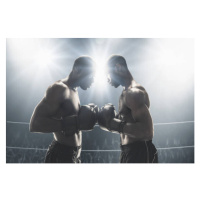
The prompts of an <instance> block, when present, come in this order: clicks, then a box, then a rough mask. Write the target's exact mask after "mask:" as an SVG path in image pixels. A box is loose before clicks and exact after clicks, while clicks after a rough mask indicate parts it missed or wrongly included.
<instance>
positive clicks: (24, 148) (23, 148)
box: [6, 146, 194, 152]
mask: <svg viewBox="0 0 200 200" xmlns="http://www.w3.org/2000/svg"><path fill="white" fill-rule="evenodd" d="M6 148H7V149H21V150H42V151H46V150H48V149H41V148H26V147H10V146H6ZM184 148H194V146H180V147H163V148H162V147H161V148H157V149H158V150H163V149H184ZM81 151H85V152H86V151H88V152H90V151H121V150H81Z"/></svg>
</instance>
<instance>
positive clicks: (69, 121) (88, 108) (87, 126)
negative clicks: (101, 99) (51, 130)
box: [62, 104, 98, 135]
mask: <svg viewBox="0 0 200 200" xmlns="http://www.w3.org/2000/svg"><path fill="white" fill-rule="evenodd" d="M97 115H98V107H97V106H96V105H95V104H88V105H84V106H81V107H80V109H79V112H78V115H72V116H67V117H65V118H63V120H62V127H63V131H64V132H66V134H67V135H69V134H70V133H77V132H78V131H80V130H87V131H90V130H92V129H93V128H94V125H95V124H96V123H97ZM68 133H69V134H68Z"/></svg>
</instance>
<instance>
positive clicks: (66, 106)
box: [30, 56, 97, 163]
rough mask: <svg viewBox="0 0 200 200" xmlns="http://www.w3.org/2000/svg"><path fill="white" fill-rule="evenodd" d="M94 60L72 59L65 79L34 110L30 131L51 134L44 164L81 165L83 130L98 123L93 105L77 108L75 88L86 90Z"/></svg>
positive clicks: (56, 83) (91, 78) (77, 97)
mask: <svg viewBox="0 0 200 200" xmlns="http://www.w3.org/2000/svg"><path fill="white" fill-rule="evenodd" d="M94 66H95V63H94V61H93V60H92V59H91V58H90V57H88V56H82V57H79V58H77V59H76V60H75V62H74V65H73V69H72V71H71V73H70V74H69V76H68V77H66V78H64V79H62V80H59V81H57V82H55V83H54V84H52V85H51V86H49V87H48V89H47V91H46V94H45V96H44V98H43V99H42V100H41V102H40V103H39V104H38V105H37V106H36V108H35V109H34V112H33V115H32V117H31V120H30V132H39V133H50V132H53V135H54V140H53V142H52V144H51V145H50V146H49V148H48V151H47V153H46V157H45V162H46V163H80V162H81V160H80V154H81V144H82V132H81V131H82V130H87V131H89V130H92V129H93V127H94V125H95V123H96V122H97V107H96V106H95V105H94V104H89V105H85V106H80V100H79V96H78V91H77V87H81V88H82V89H83V90H86V89H87V88H89V87H90V85H91V84H92V82H93V77H94Z"/></svg>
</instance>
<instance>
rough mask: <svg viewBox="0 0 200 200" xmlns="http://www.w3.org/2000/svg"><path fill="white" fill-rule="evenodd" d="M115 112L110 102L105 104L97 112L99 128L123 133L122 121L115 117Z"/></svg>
mask: <svg viewBox="0 0 200 200" xmlns="http://www.w3.org/2000/svg"><path fill="white" fill-rule="evenodd" d="M116 117H117V113H116V111H115V107H114V106H113V105H112V104H110V103H109V104H106V105H105V106H103V107H102V108H101V109H100V110H99V113H98V124H99V126H100V128H101V129H103V130H105V131H110V132H119V133H123V127H124V125H125V122H124V121H121V120H119V119H117V118H116Z"/></svg>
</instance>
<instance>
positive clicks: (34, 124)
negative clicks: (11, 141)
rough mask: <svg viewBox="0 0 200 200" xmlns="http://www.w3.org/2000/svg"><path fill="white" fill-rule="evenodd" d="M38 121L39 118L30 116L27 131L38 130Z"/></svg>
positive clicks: (33, 131)
mask: <svg viewBox="0 0 200 200" xmlns="http://www.w3.org/2000/svg"><path fill="white" fill-rule="evenodd" d="M39 130H40V123H39V120H38V119H37V118H35V117H32V118H31V120H30V124H29V131H30V132H32V133H36V132H40V131H39Z"/></svg>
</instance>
